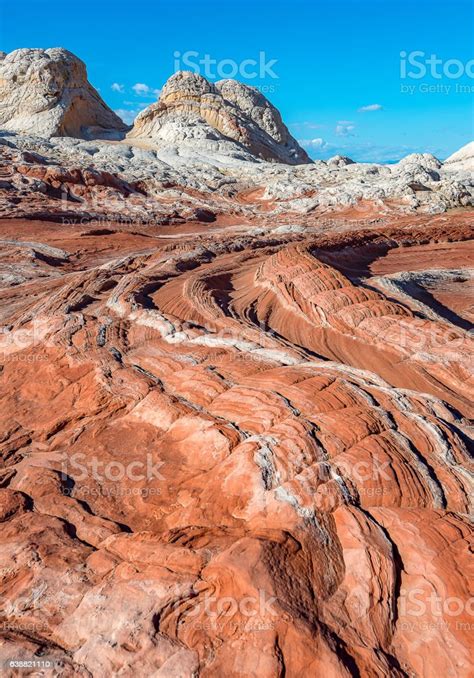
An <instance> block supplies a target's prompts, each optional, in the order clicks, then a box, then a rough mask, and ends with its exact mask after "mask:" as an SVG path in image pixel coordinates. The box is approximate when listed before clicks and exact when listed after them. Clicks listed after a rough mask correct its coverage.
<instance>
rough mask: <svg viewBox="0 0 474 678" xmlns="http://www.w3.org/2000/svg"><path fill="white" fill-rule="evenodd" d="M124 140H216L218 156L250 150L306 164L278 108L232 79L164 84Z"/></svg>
mask: <svg viewBox="0 0 474 678" xmlns="http://www.w3.org/2000/svg"><path fill="white" fill-rule="evenodd" d="M128 136H129V138H146V139H150V140H153V141H157V142H162V143H163V144H170V145H181V144H185V145H186V144H187V143H189V141H192V143H193V145H196V142H197V143H198V144H199V143H200V144H201V145H202V146H206V141H207V142H217V144H218V151H220V152H222V151H224V152H226V151H227V152H229V151H230V152H231V153H232V152H234V153H235V152H236V151H239V150H244V151H250V153H251V154H252V155H254V156H257V157H258V158H261V159H263V160H269V161H274V162H275V161H276V162H282V163H287V164H290V165H301V164H306V163H310V162H311V160H310V158H309V156H308V155H307V153H306V152H305V151H304V150H303V149H302V148H301V147H300V146H299V144H298V142H297V141H296V140H295V139H294V138H293V137H292V136H291V134H290V133H289V131H288V129H287V127H286V126H285V125H284V123H283V121H282V119H281V115H280V113H279V112H278V110H277V109H276V108H275V107H274V106H272V104H271V103H270V102H269V101H268V100H267V99H266V98H265V97H264V96H263V95H262V94H261V93H260V92H258V91H257V90H256V89H254V88H252V87H249V86H248V85H244V84H243V83H241V82H237V81H236V80H221V81H220V82H217V83H216V84H213V83H210V82H208V81H207V80H206V79H205V78H203V77H202V76H200V75H197V74H195V73H191V72H189V71H179V72H178V73H175V74H174V75H173V76H172V77H171V78H170V79H169V80H168V82H167V83H166V85H165V86H164V88H163V90H162V92H161V95H160V98H159V99H158V102H157V103H155V104H152V105H151V106H149V107H148V108H147V109H145V110H144V111H143V112H142V113H140V115H139V116H138V117H137V118H136V120H135V124H134V127H133V129H132V131H131V132H130V133H129V135H128ZM226 142H227V143H226ZM229 142H234V143H233V144H230V145H229Z"/></svg>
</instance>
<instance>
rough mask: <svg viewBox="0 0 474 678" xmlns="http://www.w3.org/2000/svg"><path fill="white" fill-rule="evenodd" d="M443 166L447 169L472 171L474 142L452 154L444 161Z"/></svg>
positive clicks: (473, 166)
mask: <svg viewBox="0 0 474 678" xmlns="http://www.w3.org/2000/svg"><path fill="white" fill-rule="evenodd" d="M445 165H446V166H447V167H449V168H453V169H457V170H458V171H459V170H460V169H465V170H470V171H471V172H472V171H474V141H470V142H469V143H468V144H466V145H465V146H463V147H462V148H460V149H459V151H456V153H453V154H452V155H450V156H449V158H447V159H446V160H445Z"/></svg>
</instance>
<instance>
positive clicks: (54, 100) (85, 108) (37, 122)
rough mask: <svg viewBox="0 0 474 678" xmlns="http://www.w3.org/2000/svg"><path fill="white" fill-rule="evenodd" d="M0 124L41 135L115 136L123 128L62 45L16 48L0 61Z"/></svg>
mask: <svg viewBox="0 0 474 678" xmlns="http://www.w3.org/2000/svg"><path fill="white" fill-rule="evenodd" d="M0 127H1V128H3V129H7V130H13V131H15V132H21V133H23V134H34V135H38V136H40V137H46V138H49V137H52V136H72V137H78V138H83V139H84V138H86V139H88V138H100V137H112V138H113V137H115V138H117V136H118V135H119V134H122V135H123V133H125V132H126V130H127V129H128V128H127V126H126V125H125V124H124V123H123V122H122V121H121V120H120V118H119V117H118V116H117V115H116V114H115V113H114V112H113V111H112V110H111V109H110V108H109V107H108V106H107V105H106V104H105V102H104V101H103V100H102V98H101V97H100V95H99V93H98V92H97V91H96V90H95V89H94V88H93V87H92V85H91V84H90V83H89V82H88V80H87V72H86V67H85V64H84V63H83V62H82V61H81V60H80V59H78V58H77V57H76V56H74V54H72V53H71V52H68V51H67V50H66V49H62V48H53V49H17V50H15V51H14V52H11V53H10V54H7V55H5V56H4V57H3V59H0Z"/></svg>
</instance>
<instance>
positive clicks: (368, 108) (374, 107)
mask: <svg viewBox="0 0 474 678" xmlns="http://www.w3.org/2000/svg"><path fill="white" fill-rule="evenodd" d="M357 110H358V112H359V113H369V112H370V111H382V110H383V106H382V105H381V104H368V105H367V106H361V107H360V108H358V109H357Z"/></svg>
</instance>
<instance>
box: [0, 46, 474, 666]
mask: <svg viewBox="0 0 474 678" xmlns="http://www.w3.org/2000/svg"><path fill="white" fill-rule="evenodd" d="M27 52H28V53H29V52H30V51H27ZM33 52H35V54H36V52H37V51H36V50H33ZM48 52H51V51H50V50H48ZM53 52H55V51H54V50H53ZM62 54H63V55H64V54H66V55H67V54H68V53H65V52H62ZM11 56H12V55H10V56H9V57H7V59H10V58H11ZM38 58H39V57H37V56H32V57H31V61H32V62H35V63H38ZM42 58H43V57H41V59H42ZM68 58H69V57H68ZM41 59H40V60H41ZM44 59H46V61H47V63H48V64H49V63H50V61H51V59H52V57H51V56H48V57H44ZM48 59H49V60H50V61H48ZM62 59H63V57H61V59H60V60H59V61H60V63H63V61H62ZM13 61H15V59H13ZM20 61H21V62H22V63H23V64H24V63H27V62H28V59H27V60H26V61H25V59H23V58H21V59H20ZM52 63H56V61H55V59H52ZM72 63H73V64H76V60H75V58H73V61H72ZM50 65H51V64H50ZM76 66H77V64H76ZM76 66H74V68H76ZM9 68H10V67H9ZM9 68H8V69H7V71H8V72H11V71H9ZM77 68H79V70H81V67H79V66H77ZM33 70H34V69H33ZM27 71H28V72H29V70H28V69H27ZM73 71H74V69H73ZM54 72H55V71H54V68H53V70H51V69H50V68H49V67H48V68H46V69H45V70H43V69H41V70H40V77H39V82H43V83H45V82H46V83H47V88H49V89H47V91H49V92H50V93H51V95H52V98H54V96H53V95H54V92H59V91H61V92H62V95H61V97H60V99H61V101H64V100H65V99H68V97H72V94H71V92H70V91H69V88H68V86H66V85H64V86H62V89H61V88H60V87H58V83H57V82H56V80H55V78H56V76H54ZM59 72H60V73H62V76H61V79H60V82H61V83H65V82H69V81H70V78H69V76H67V77H66V76H65V74H64V72H63V71H62V70H61V67H60V68H59ZM84 73H85V71H84ZM28 77H31V78H32V79H33V82H34V77H33V75H32V73H30V75H29V76H28ZM57 77H58V78H59V76H57ZM71 77H72V76H71ZM79 79H80V78H79ZM77 80H78V78H76V79H75V80H74V81H75V82H77ZM183 82H185V85H184V84H183ZM54 83H56V84H54ZM3 87H5V85H3ZM55 88H56V89H55ZM86 90H87V88H86ZM3 91H5V90H3ZM36 91H38V87H37V86H36ZM184 91H185V92H186V94H185V95H184V94H183V92H184ZM7 92H10V90H7ZM9 97H10V94H8V95H7V97H6V100H7V101H10V99H9ZM40 99H41V97H40ZM41 100H42V101H43V103H41V106H44V101H45V99H44V97H43V98H42V99H41ZM68 100H71V99H68ZM72 100H75V99H74V97H72ZM94 101H96V99H94ZM99 101H100V100H99ZM3 103H4V100H2V105H3ZM66 108H67V107H66ZM2 110H3V111H5V110H6V109H5V107H4V108H3V109H2ZM59 110H63V109H62V108H61V105H54V106H53V107H52V108H51V109H48V110H46V109H44V108H41V110H40V111H39V112H37V113H35V114H34V115H33V114H32V117H30V118H29V120H30V121H31V120H33V118H35V116H36V115H38V116H39V117H38V118H35V120H40V121H43V122H44V121H46V122H47V121H48V120H49V121H51V118H48V115H49V113H50V112H53V113H54V115H53V118H54V119H55V120H56V118H55V117H54V116H56V115H59V113H58V111H59ZM64 110H65V109H64ZM67 110H69V111H70V110H71V109H70V108H69V109H67ZM75 110H78V109H75ZM100 110H102V109H100ZM22 115H23V114H22ZM28 115H29V114H28ZM20 117H21V116H20ZM18 119H19V118H18ZM18 119H17V121H18ZM23 119H25V118H24V117H23ZM58 119H59V118H58ZM81 119H82V121H83V122H84V119H85V118H84V116H82V115H81ZM65 120H71V118H70V117H69V118H68V117H67V116H66V117H65V118H61V121H62V122H61V123H60V127H61V129H62V130H63V132H64V133H69V132H70V131H71V130H73V131H74V136H75V137H76V138H69V137H67V136H66V137H63V138H51V139H44V138H41V136H31V135H26V134H17V133H13V132H9V133H8V134H5V135H2V134H1V133H0V460H1V464H0V663H1V665H2V666H5V667H6V669H5V671H4V673H5V675H7V676H9V677H10V676H11V677H12V678H13V677H15V676H17V675H20V672H21V675H40V673H41V675H48V676H49V675H51V676H65V677H67V678H69V677H70V678H91V676H92V677H94V678H95V676H109V675H110V676H112V675H117V676H131V675H137V676H141V675H147V676H148V675H149V676H157V677H158V678H197V677H199V678H211V677H217V678H220V677H221V676H226V677H227V676H229V677H231V678H242V677H244V678H257V677H258V678H280V677H281V676H287V677H288V678H297V677H298V678H299V677H300V676H309V677H313V676H326V675H327V676H330V677H331V678H349V677H351V676H361V677H363V678H369V677H370V678H379V677H380V678H382V677H385V676H390V677H391V678H432V677H433V676H438V675H439V676H446V677H452V678H470V677H471V676H472V664H471V662H470V654H469V653H470V649H471V646H472V623H473V619H472V611H473V599H472V596H471V592H470V588H469V586H470V579H469V563H470V560H469V559H470V557H471V553H470V548H471V546H470V541H471V537H472V526H471V523H470V521H469V516H470V515H471V514H472V496H473V495H472V479H473V476H472V457H471V456H470V453H469V444H470V442H471V440H472V428H471V426H470V418H472V415H473V406H472V380H473V375H472V365H473V358H474V341H473V338H472V332H471V329H472V322H473V320H474V314H473V306H472V281H473V280H474V271H473V270H472V258H473V255H474V251H473V239H472V218H473V209H472V207H473V204H474V201H473V198H474V186H473V179H472V173H471V174H470V173H469V172H466V171H465V170H464V169H462V168H460V169H459V170H458V169H457V166H458V164H459V162H458V161H457V160H455V161H454V162H451V160H450V161H449V162H447V163H445V164H443V163H441V162H440V161H439V160H437V159H436V158H434V157H433V156H432V155H430V154H413V155H411V156H408V157H407V158H405V159H404V160H402V161H401V162H399V163H397V164H395V165H392V166H383V165H377V164H368V163H367V164H358V163H353V162H350V160H349V159H348V158H345V157H340V156H339V157H336V158H333V159H331V160H329V161H328V162H317V163H314V164H303V165H297V164H296V165H294V166H291V164H283V163H281V162H279V163H274V162H272V163H269V162H266V161H264V160H262V159H261V157H258V156H263V157H265V154H267V153H269V154H270V153H271V154H273V155H271V159H273V160H275V159H278V160H280V161H281V160H282V159H284V158H286V160H285V162H286V163H291V162H292V161H293V162H294V161H295V160H296V159H298V158H299V159H300V160H302V159H303V158H302V156H301V154H300V151H299V150H298V148H297V147H296V146H295V145H294V142H293V141H292V140H291V138H290V137H288V136H286V135H287V132H286V128H284V127H283V126H282V124H281V119H280V117H279V115H278V114H277V112H276V111H275V110H274V109H273V108H272V107H271V106H270V105H269V104H268V102H265V100H264V99H262V98H260V96H259V95H256V94H255V93H254V92H252V91H249V90H248V88H245V87H243V86H240V85H237V84H235V83H233V82H230V81H224V82H222V83H218V84H217V85H215V86H214V85H210V84H209V83H207V82H206V81H205V80H203V79H200V78H198V77H197V76H192V77H190V76H189V75H186V74H179V75H177V76H175V77H174V78H172V79H171V80H170V81H169V82H168V85H167V86H166V87H165V90H164V92H163V94H162V97H161V98H160V102H159V103H158V104H155V105H154V106H152V107H151V108H150V109H149V110H148V111H147V112H145V113H144V114H143V116H142V117H141V118H140V119H139V120H138V122H137V125H136V126H135V128H134V130H133V133H132V135H131V136H130V137H129V138H128V139H127V140H122V141H116V142H103V141H102V142H101V141H100V140H97V139H93V140H80V139H78V138H77V127H74V126H73V127H70V126H69V125H70V124H71V123H70V122H69V123H68V124H67V125H66V123H65ZM74 120H76V123H77V124H79V123H78V120H77V119H76V118H74ZM102 120H103V123H104V128H105V127H107V126H108V123H107V125H106V124H105V122H106V120H108V118H107V116H106V117H105V118H104V119H102ZM9 121H10V122H12V119H10V118H9ZM43 122H42V124H43ZM35 124H36V123H35ZM58 124H59V123H58ZM2 126H3V127H5V124H4V123H2ZM41 129H43V130H46V129H48V130H51V129H52V128H51V127H48V125H46V123H45V126H44V127H41ZM83 131H84V130H83ZM45 133H46V132H45ZM91 133H92V132H91ZM138 133H139V134H138ZM36 134H38V128H37V129H36ZM232 135H234V136H232ZM47 136H49V132H48V133H47ZM149 142H151V143H149ZM213 144H214V145H213ZM292 150H293V151H295V154H293V155H292V154H291V151H292ZM214 151H215V153H216V155H214V156H213V152H214ZM204 157H205V159H204ZM244 158H245V160H244ZM461 162H463V161H462V160H461ZM451 208H455V209H451ZM25 660H26V661H30V662H31V661H32V660H35V661H37V662H38V664H36V666H35V668H32V669H31V670H30V669H26V670H25V669H23V668H22V669H20V668H19V667H16V666H15V664H13V665H12V664H7V663H6V662H13V663H15V662H21V661H25ZM48 667H49V668H48Z"/></svg>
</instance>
